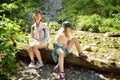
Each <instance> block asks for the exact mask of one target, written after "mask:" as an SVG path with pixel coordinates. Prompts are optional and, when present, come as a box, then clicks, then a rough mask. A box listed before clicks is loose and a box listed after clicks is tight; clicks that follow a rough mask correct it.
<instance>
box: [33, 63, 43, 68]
mask: <svg viewBox="0 0 120 80" xmlns="http://www.w3.org/2000/svg"><path fill="white" fill-rule="evenodd" d="M42 66H44V65H43V63H42V62H37V63H36V65H35V66H34V68H40V67H42Z"/></svg>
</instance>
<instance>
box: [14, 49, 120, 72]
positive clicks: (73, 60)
mask: <svg viewBox="0 0 120 80" xmlns="http://www.w3.org/2000/svg"><path fill="white" fill-rule="evenodd" d="M51 51H52V50H51V49H48V48H46V49H42V50H40V52H41V56H42V60H43V62H44V63H50V64H55V63H54V61H53V59H52V55H51ZM16 59H17V60H22V61H23V62H26V63H29V62H30V58H29V55H28V51H27V50H26V49H23V50H21V51H20V52H18V53H16ZM98 63H99V64H98ZM65 65H67V66H77V67H80V68H85V69H89V70H93V71H96V72H100V73H120V67H119V66H117V65H116V64H115V63H109V64H107V63H105V62H103V61H97V60H91V61H89V60H85V59H83V58H81V57H78V56H76V55H74V54H72V53H70V54H68V55H67V57H65Z"/></svg>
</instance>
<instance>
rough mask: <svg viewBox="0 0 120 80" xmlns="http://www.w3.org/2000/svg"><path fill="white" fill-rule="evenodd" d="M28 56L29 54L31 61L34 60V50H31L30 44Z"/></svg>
mask: <svg viewBox="0 0 120 80" xmlns="http://www.w3.org/2000/svg"><path fill="white" fill-rule="evenodd" d="M29 56H30V59H31V61H34V52H33V47H32V46H30V47H29Z"/></svg>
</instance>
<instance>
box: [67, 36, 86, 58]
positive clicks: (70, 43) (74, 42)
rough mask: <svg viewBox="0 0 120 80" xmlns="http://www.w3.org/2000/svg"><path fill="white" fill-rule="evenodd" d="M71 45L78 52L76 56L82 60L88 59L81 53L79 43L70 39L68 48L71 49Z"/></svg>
mask: <svg viewBox="0 0 120 80" xmlns="http://www.w3.org/2000/svg"><path fill="white" fill-rule="evenodd" d="M73 44H75V47H76V48H77V50H78V52H79V53H78V55H79V56H81V57H82V58H84V59H87V58H88V57H87V56H86V55H85V54H83V53H82V52H81V49H80V45H79V41H78V39H77V38H75V37H74V38H72V39H71V40H69V42H68V48H69V49H71V47H72V46H73Z"/></svg>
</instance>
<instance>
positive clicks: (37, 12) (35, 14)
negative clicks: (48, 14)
mask: <svg viewBox="0 0 120 80" xmlns="http://www.w3.org/2000/svg"><path fill="white" fill-rule="evenodd" d="M37 14H40V15H41V17H42V13H41V12H40V11H36V12H35V13H34V14H33V16H32V17H33V19H34V20H35V17H36V16H37ZM42 19H43V17H42V18H41V20H40V21H42Z"/></svg>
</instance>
